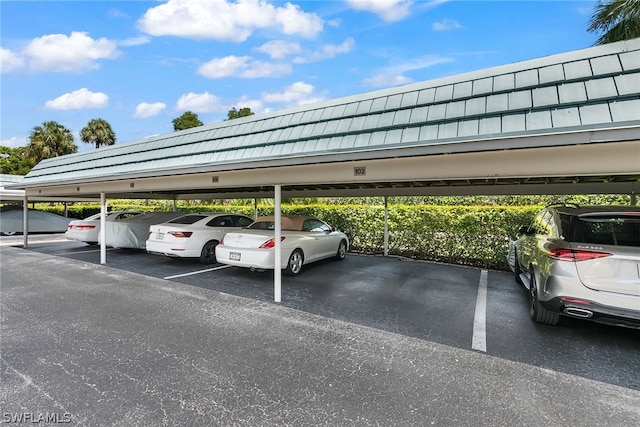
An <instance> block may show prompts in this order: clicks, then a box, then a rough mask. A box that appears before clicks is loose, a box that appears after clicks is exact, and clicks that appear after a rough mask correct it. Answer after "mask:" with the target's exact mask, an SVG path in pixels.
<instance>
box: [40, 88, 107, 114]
mask: <svg viewBox="0 0 640 427" xmlns="http://www.w3.org/2000/svg"><path fill="white" fill-rule="evenodd" d="M107 105H109V97H108V96H107V95H106V94H104V93H102V92H91V91H90V90H88V89H87V88H84V87H83V88H82V89H78V90H75V91H73V92H71V93H65V94H64V95H61V96H59V97H57V98H56V99H52V100H49V101H47V102H45V104H44V106H45V108H49V109H51V110H83V109H88V108H104V107H106V106H107Z"/></svg>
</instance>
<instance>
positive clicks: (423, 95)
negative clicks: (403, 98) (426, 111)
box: [418, 87, 436, 105]
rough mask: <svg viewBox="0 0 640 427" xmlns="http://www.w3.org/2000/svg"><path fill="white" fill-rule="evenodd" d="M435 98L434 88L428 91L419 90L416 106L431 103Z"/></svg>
mask: <svg viewBox="0 0 640 427" xmlns="http://www.w3.org/2000/svg"><path fill="white" fill-rule="evenodd" d="M435 96H436V90H435V88H432V87H430V88H428V89H423V90H421V91H420V93H419V94H418V105H425V104H431V103H433V100H434V99H435Z"/></svg>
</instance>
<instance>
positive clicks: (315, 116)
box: [274, 108, 324, 126]
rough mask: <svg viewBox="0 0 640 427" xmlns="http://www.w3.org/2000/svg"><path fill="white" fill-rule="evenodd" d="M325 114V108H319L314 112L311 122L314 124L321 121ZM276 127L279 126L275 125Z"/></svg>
mask: <svg viewBox="0 0 640 427" xmlns="http://www.w3.org/2000/svg"><path fill="white" fill-rule="evenodd" d="M323 113H324V108H317V109H315V110H313V115H312V116H311V121H312V122H317V121H319V120H320V117H322V114H323ZM274 125H275V124H274ZM275 126H277V125H275Z"/></svg>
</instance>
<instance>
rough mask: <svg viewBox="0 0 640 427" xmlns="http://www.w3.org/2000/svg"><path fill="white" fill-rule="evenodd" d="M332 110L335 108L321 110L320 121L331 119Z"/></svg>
mask: <svg viewBox="0 0 640 427" xmlns="http://www.w3.org/2000/svg"><path fill="white" fill-rule="evenodd" d="M334 108H335V107H333V106H330V107H327V108H325V109H324V110H322V116H321V117H320V120H329V119H330V118H331V117H333V110H334Z"/></svg>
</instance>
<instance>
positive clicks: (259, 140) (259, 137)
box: [242, 131, 271, 145]
mask: <svg viewBox="0 0 640 427" xmlns="http://www.w3.org/2000/svg"><path fill="white" fill-rule="evenodd" d="M252 135H255V138H254V139H253V140H252V141H251V142H248V141H246V140H245V141H243V143H242V145H256V144H266V143H267V142H268V141H269V138H270V137H271V132H270V131H266V132H260V133H255V134H252ZM247 136H248V135H247ZM245 138H246V136H245Z"/></svg>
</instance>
